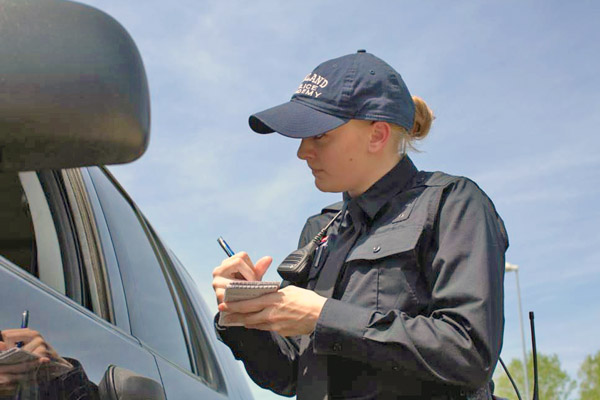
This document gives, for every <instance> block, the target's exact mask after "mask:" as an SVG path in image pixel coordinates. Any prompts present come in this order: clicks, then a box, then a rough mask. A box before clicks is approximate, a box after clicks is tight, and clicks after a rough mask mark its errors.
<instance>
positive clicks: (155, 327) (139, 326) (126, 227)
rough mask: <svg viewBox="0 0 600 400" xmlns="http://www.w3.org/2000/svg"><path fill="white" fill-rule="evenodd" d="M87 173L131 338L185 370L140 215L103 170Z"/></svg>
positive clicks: (171, 307)
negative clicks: (114, 260) (122, 292)
mask: <svg viewBox="0 0 600 400" xmlns="http://www.w3.org/2000/svg"><path fill="white" fill-rule="evenodd" d="M89 171H90V176H91V177H92V181H93V183H94V187H95V188H96V192H97V194H98V199H99V200H100V205H101V207H102V210H103V212H104V216H105V218H106V223H107V225H108V230H109V232H110V236H111V239H112V244H113V247H114V249H115V254H116V256H117V261H118V264H119V269H120V271H121V276H122V279H123V286H124V288H125V296H126V299H127V307H128V310H129V317H130V324H131V331H132V334H133V335H134V336H135V337H137V338H139V339H140V340H142V341H143V342H144V343H145V344H146V345H148V346H149V347H151V348H152V349H154V350H155V351H156V352H158V353H159V354H161V355H162V356H163V357H165V358H166V359H168V360H170V361H171V362H173V363H175V364H177V365H179V366H180V367H183V368H185V369H187V370H190V371H191V370H192V368H191V364H190V358H189V354H188V350H187V345H186V341H185V338H184V334H183V330H182V325H181V321H180V317H179V314H178V312H177V308H176V305H175V304H174V301H173V295H172V293H171V288H170V287H169V285H168V284H167V279H168V276H166V275H165V273H164V272H163V268H164V265H162V264H161V262H160V261H159V258H158V255H157V249H156V248H155V247H154V245H153V244H152V242H151V240H150V237H149V236H148V232H147V228H146V227H145V224H144V222H143V218H142V216H141V215H140V214H139V213H138V211H137V210H136V209H135V206H134V205H133V203H132V202H131V201H130V199H129V198H128V197H127V196H126V194H125V192H124V191H123V190H122V189H121V188H120V187H119V186H117V184H116V181H115V180H114V179H113V178H112V177H110V176H109V175H107V172H106V171H104V170H102V169H99V168H93V169H90V170H89Z"/></svg>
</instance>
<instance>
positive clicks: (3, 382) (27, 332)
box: [0, 328, 72, 396]
mask: <svg viewBox="0 0 600 400" xmlns="http://www.w3.org/2000/svg"><path fill="white" fill-rule="evenodd" d="M19 342H21V343H23V346H22V347H21V348H22V349H23V350H25V351H28V352H30V353H33V354H34V355H36V356H38V357H39V358H38V359H37V360H34V361H28V362H22V363H19V364H11V365H0V396H2V395H7V394H10V393H13V392H14V390H15V389H16V387H17V383H18V382H26V381H28V380H30V379H34V378H35V371H36V370H37V369H38V368H39V367H40V365H41V364H44V363H47V362H50V361H51V360H52V361H58V362H60V363H63V364H64V365H66V366H68V367H71V368H72V366H71V364H69V363H68V362H67V361H65V360H64V359H63V358H62V357H60V356H59V355H58V353H57V352H56V350H54V348H53V347H52V346H51V345H50V343H48V342H46V340H45V339H44V338H43V337H42V335H41V334H40V333H39V332H37V331H34V330H32V329H28V328H25V329H7V330H2V337H1V338H0V351H5V350H8V349H10V348H13V347H15V346H17V343H19Z"/></svg>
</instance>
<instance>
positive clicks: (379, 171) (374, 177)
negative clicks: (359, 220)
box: [348, 153, 402, 197]
mask: <svg viewBox="0 0 600 400" xmlns="http://www.w3.org/2000/svg"><path fill="white" fill-rule="evenodd" d="M401 158H402V157H401V156H400V154H398V153H394V154H393V155H391V156H389V157H385V158H383V159H381V157H379V158H375V157H374V158H373V159H372V160H371V162H372V164H371V165H367V166H366V167H365V169H366V171H367V173H366V174H365V176H364V179H363V180H362V183H361V184H360V185H359V186H358V187H356V188H354V189H352V190H348V194H349V195H350V197H357V196H360V195H361V194H363V193H364V192H366V191H367V190H368V189H369V188H370V187H371V186H373V185H374V184H375V182H377V181H378V180H380V179H381V178H383V177H384V176H385V174H387V173H388V172H390V171H391V170H392V168H394V167H395V166H396V164H398V162H400V160H401Z"/></svg>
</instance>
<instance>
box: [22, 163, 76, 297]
mask: <svg viewBox="0 0 600 400" xmlns="http://www.w3.org/2000/svg"><path fill="white" fill-rule="evenodd" d="M19 179H20V180H21V184H22V185H23V190H24V191H25V196H26V198H27V203H28V204H29V211H30V213H31V219H32V222H33V228H34V231H35V242H36V244H37V245H36V250H37V257H36V259H37V269H38V276H39V278H40V280H41V281H42V282H44V283H46V284H47V285H48V286H50V287H51V288H53V289H54V290H56V291H58V292H60V293H62V294H66V290H65V274H64V271H63V263H62V258H61V255H60V248H59V244H58V236H57V234H56V228H55V226H54V221H53V220H52V214H51V213H50V207H48V202H47V201H46V196H45V195H44V191H43V189H42V185H41V184H40V181H39V179H38V177H37V174H36V173H35V172H20V173H19Z"/></svg>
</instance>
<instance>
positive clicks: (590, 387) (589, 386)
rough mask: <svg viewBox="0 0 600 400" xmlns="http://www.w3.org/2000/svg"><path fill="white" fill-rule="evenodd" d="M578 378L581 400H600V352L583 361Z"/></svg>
mask: <svg viewBox="0 0 600 400" xmlns="http://www.w3.org/2000/svg"><path fill="white" fill-rule="evenodd" d="M577 376H578V377H579V381H580V383H579V395H580V397H581V400H600V350H599V351H598V352H597V353H596V354H595V355H589V356H587V357H586V358H585V360H583V363H582V364H581V367H580V368H579V373H578V374H577Z"/></svg>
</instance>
